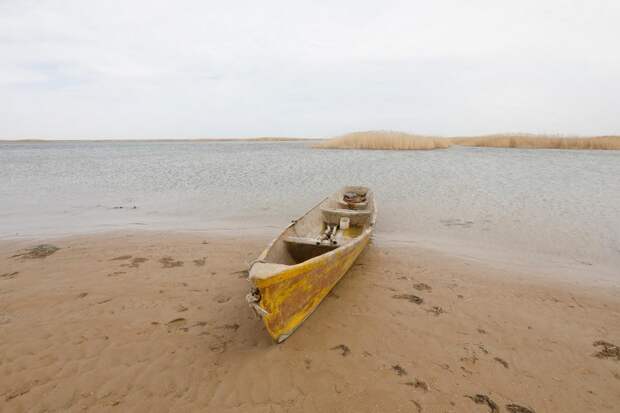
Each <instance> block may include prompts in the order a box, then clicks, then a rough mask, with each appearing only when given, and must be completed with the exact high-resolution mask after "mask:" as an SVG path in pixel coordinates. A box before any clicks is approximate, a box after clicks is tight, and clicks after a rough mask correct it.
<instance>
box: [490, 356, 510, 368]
mask: <svg viewBox="0 0 620 413" xmlns="http://www.w3.org/2000/svg"><path fill="white" fill-rule="evenodd" d="M493 360H495V361H497V362H498V363H499V364H501V365H502V366H504V367H505V368H508V362H507V361H506V360H504V359H503V358H500V357H493Z"/></svg>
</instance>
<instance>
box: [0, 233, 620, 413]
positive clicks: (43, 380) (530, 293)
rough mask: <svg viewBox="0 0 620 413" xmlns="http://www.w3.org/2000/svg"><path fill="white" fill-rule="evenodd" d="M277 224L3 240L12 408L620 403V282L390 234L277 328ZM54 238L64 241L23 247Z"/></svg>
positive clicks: (583, 406)
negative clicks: (312, 308)
mask: <svg viewBox="0 0 620 413" xmlns="http://www.w3.org/2000/svg"><path fill="white" fill-rule="evenodd" d="M269 240H270V236H268V235H253V236H244V237H232V236H230V235H222V234H218V233H216V232H201V233H173V232H150V231H143V232H129V231H123V232H113V233H102V234H92V235H80V236H72V237H66V238H57V239H45V240H36V241H35V240H18V241H16V240H12V241H9V240H4V241H1V242H0V372H1V374H0V411H3V412H4V411H7V412H8V411H11V412H22V411H24V412H25V411H35V412H43V411H82V410H89V411H110V410H112V411H114V410H117V411H149V412H159V411H213V412H215V411H217V412H247V411H253V412H254V411H256V412H314V411H330V412H331V411H338V412H391V411H394V412H397V411H402V412H496V411H501V412H519V413H523V412H526V413H527V412H538V413H540V412H560V411H561V412H585V411H587V412H616V411H618V409H619V408H620V392H619V391H618V389H619V388H620V354H619V351H620V350H619V349H618V347H616V346H615V345H618V344H620V287H619V286H618V285H617V283H613V282H611V281H608V280H604V279H599V278H597V277H596V274H590V277H589V278H583V277H582V278H576V277H565V278H564V277H562V274H561V273H558V274H556V275H557V276H556V277H549V276H547V275H541V274H538V273H537V272H536V271H535V269H528V268H526V267H523V266H520V267H517V266H514V267H513V268H512V269H509V268H506V266H503V267H502V266H500V265H497V264H493V263H491V262H483V261H481V260H479V259H470V258H465V257H457V256H454V255H448V254H446V253H443V252H440V251H437V250H429V249H424V248H422V247H419V246H416V245H408V244H406V243H400V244H399V243H388V242H382V241H381V242H379V241H375V242H374V243H371V245H370V246H369V247H368V248H367V249H366V251H365V252H364V253H363V254H362V256H361V257H360V259H359V260H358V261H357V263H356V264H355V266H354V267H353V268H352V270H351V271H350V272H349V273H348V274H347V275H346V276H345V277H344V278H343V279H342V281H341V282H340V283H339V284H338V285H337V286H336V288H335V289H334V290H333V292H332V293H331V294H330V295H329V296H328V298H327V299H326V300H325V301H324V302H323V304H322V305H321V306H320V307H319V308H318V310H317V311H316V312H315V313H314V314H313V315H312V316H311V317H310V318H309V319H308V320H307V321H306V322H305V323H304V325H303V326H302V327H301V328H300V329H299V330H298V331H297V332H296V333H295V334H294V335H293V336H292V337H291V338H290V339H289V340H288V341H286V342H285V343H283V344H280V345H274V344H273V343H272V342H271V340H270V338H269V336H268V335H267V334H266V332H265V331H264V327H263V325H262V323H261V322H260V321H259V320H257V319H255V318H254V316H253V314H252V313H251V312H250V310H249V309H248V308H247V305H246V303H245V300H244V295H245V294H246V292H247V288H248V281H247V280H246V272H245V270H246V269H247V263H248V262H250V261H251V260H252V259H253V258H254V257H256V256H257V255H258V254H259V252H260V251H261V250H262V249H263V248H264V247H265V245H266V244H267V242H268V241H269ZM39 241H40V242H39ZM41 243H48V244H52V245H54V246H56V247H58V248H59V249H58V250H57V251H54V252H53V253H51V254H50V255H49V256H46V257H42V258H41V257H29V256H28V255H22V254H27V249H28V248H32V247H33V246H36V245H37V244H41ZM43 251H44V252H45V251H47V250H43ZM47 252H51V250H49V251H47ZM43 255H45V254H43ZM583 267H584V270H583V271H588V268H587V266H585V265H584V266H583Z"/></svg>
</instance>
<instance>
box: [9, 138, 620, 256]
mask: <svg viewBox="0 0 620 413" xmlns="http://www.w3.org/2000/svg"><path fill="white" fill-rule="evenodd" d="M0 165H2V167H1V168H0V199H1V201H2V209H1V210H0V237H3V238H8V237H14V236H16V235H18V236H31V235H35V236H36V235H42V234H58V233H73V232H78V231H80V232H83V231H92V230H101V229H116V228H125V227H128V226H137V227H140V228H172V229H208V228H213V227H216V226H217V227H222V226H225V227H229V228H233V229H234V228H238V227H240V226H243V227H248V226H254V227H262V228H265V227H269V231H272V232H274V233H275V232H276V230H275V228H280V227H282V226H284V225H285V224H286V223H287V222H288V221H289V220H290V219H291V218H294V217H296V216H298V215H300V214H302V213H303V212H305V211H306V210H308V209H309V208H310V207H311V206H313V205H314V204H316V203H317V202H318V201H319V200H320V199H321V198H322V197H324V196H326V195H327V194H328V193H330V192H332V191H334V190H336V189H337V188H338V187H340V186H342V185H345V184H355V185H367V186H371V187H372V188H373V189H374V190H375V192H376V195H377V199H378V203H379V204H378V205H379V221H378V236H379V237H385V238H390V237H394V238H400V239H412V240H441V239H445V240H450V241H456V242H461V243H466V244H468V245H469V244H471V245H474V244H475V245H481V246H485V245H489V246H494V247H497V246H501V247H503V248H507V249H518V250H521V251H531V252H544V253H550V254H561V255H566V256H578V257H582V258H583V259H585V260H598V261H604V262H610V263H620V258H619V257H620V213H619V211H620V152H614V151H559V150H517V149H477V148H451V149H447V150H438V151H339V150H331V151H330V150H315V149H310V148H308V147H307V145H305V144H303V143H299V142H286V143H269V142H213V143H191V142H179V143H174V142H159V143H157V142H144V143H141V142H122V143H48V144H0ZM134 207H135V208H134ZM271 227H273V228H271Z"/></svg>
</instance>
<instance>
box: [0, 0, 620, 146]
mask: <svg viewBox="0 0 620 413" xmlns="http://www.w3.org/2000/svg"><path fill="white" fill-rule="evenodd" d="M368 129H393V130H402V131H407V132H417V133H424V134H439V135H468V134H482V133H491V132H498V131H500V132H510V131H512V132H517V131H529V132H547V133H574V134H584V135H585V134H608V133H615V134H619V133H620V1H617V0H610V1H596V0H590V1H571V0H562V1H555V0H534V1H532V0H521V1H498V0H490V1H462V0H455V1H360V0H356V1H338V2H334V1H308V2H302V1H256V0H254V1H247V2H242V1H204V0H203V1H156V0H148V1H146V0H144V1H138V0H133V1H126V0H124V1H111V0H105V1H101V0H99V1H87V0H76V1H29V0H0V139H2V138H3V139H14V138H174V137H178V138H208V137H244V136H300V137H312V136H332V135H337V134H341V133H344V132H349V131H355V130H368Z"/></svg>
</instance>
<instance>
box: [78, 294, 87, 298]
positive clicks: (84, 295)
mask: <svg viewBox="0 0 620 413" xmlns="http://www.w3.org/2000/svg"><path fill="white" fill-rule="evenodd" d="M87 295H88V293H79V294H78V295H77V298H84V297H86V296H87Z"/></svg>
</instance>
